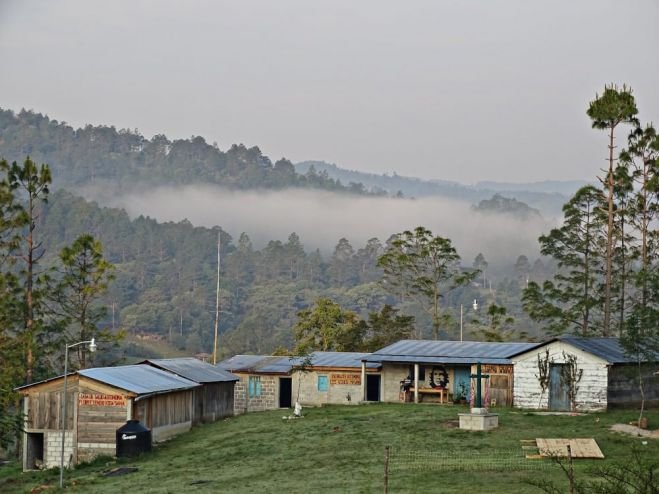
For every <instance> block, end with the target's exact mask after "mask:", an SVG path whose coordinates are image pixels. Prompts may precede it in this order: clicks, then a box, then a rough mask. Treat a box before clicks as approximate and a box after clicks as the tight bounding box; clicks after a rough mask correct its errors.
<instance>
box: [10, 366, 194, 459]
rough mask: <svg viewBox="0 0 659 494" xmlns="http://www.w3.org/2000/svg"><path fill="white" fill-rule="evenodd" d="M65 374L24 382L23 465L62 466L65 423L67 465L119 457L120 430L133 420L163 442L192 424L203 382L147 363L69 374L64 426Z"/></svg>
mask: <svg viewBox="0 0 659 494" xmlns="http://www.w3.org/2000/svg"><path fill="white" fill-rule="evenodd" d="M63 385H64V376H58V377H54V378H51V379H47V380H45V381H41V382H37V383H33V384H29V385H26V386H21V387H20V388H18V389H17V390H18V391H19V392H20V393H21V394H22V395H23V396H24V401H23V407H24V408H23V411H24V414H25V423H24V433H23V469H24V470H31V469H34V468H37V467H40V466H41V467H44V468H52V467H56V466H59V464H60V450H61V444H62V426H63V425H64V427H65V428H66V441H65V444H64V447H65V455H66V456H65V458H67V461H66V462H65V464H66V465H75V464H77V463H79V462H81V461H87V460H90V459H92V458H94V457H95V456H98V455H114V454H115V450H116V437H115V434H116V430H117V429H118V428H120V427H122V426H123V425H124V424H125V423H126V421H127V420H131V419H135V420H139V421H140V422H141V423H142V424H143V425H145V426H146V427H148V428H149V429H151V433H152V437H153V441H155V442H157V441H162V440H164V439H167V438H169V437H171V436H173V435H175V434H178V433H180V432H184V431H187V430H189V429H190V427H192V415H193V407H192V394H193V390H194V389H195V388H198V387H200V385H199V384H198V383H196V382H194V381H190V380H188V379H185V378H182V377H179V376H177V375H174V374H172V373H170V372H165V371H162V370H159V369H156V368H154V367H151V366H147V365H126V366H121V367H99V368H94V369H85V370H80V371H77V372H74V373H71V374H69V377H68V388H67V396H66V400H67V409H68V410H69V411H70V413H69V414H68V415H67V423H66V424H62V417H61V413H62V405H63V402H62V400H63V399H64V397H63V396H62V394H63Z"/></svg>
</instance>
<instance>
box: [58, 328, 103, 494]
mask: <svg viewBox="0 0 659 494" xmlns="http://www.w3.org/2000/svg"><path fill="white" fill-rule="evenodd" d="M86 343H89V351H90V352H95V351H96V340H95V338H92V339H91V340H88V341H79V342H78V343H72V344H70V345H65V346H64V399H63V400H62V401H63V403H62V422H61V424H62V449H61V450H60V458H59V487H60V489H61V488H62V487H63V486H64V440H65V438H66V391H67V390H66V385H67V378H68V376H67V374H68V373H69V348H73V347H76V346H79V345H84V344H86Z"/></svg>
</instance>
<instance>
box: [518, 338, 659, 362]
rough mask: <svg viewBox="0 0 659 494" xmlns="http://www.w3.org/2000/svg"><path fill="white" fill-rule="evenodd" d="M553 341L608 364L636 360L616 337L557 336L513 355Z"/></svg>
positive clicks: (657, 357) (658, 355)
mask: <svg viewBox="0 0 659 494" xmlns="http://www.w3.org/2000/svg"><path fill="white" fill-rule="evenodd" d="M555 341H561V342H563V343H567V344H569V345H572V346H574V347H576V348H578V349H580V350H583V351H584V352H588V353H590V354H592V355H595V356H596V357H599V358H601V359H602V360H606V361H607V362H608V363H610V364H631V363H634V362H636V361H637V360H636V359H635V358H634V357H630V356H628V355H626V354H625V349H624V348H623V347H622V345H620V340H619V339H618V338H580V337H577V336H558V337H556V338H552V339H550V340H547V341H544V342H542V343H536V344H535V345H533V346H532V347H531V348H528V349H526V350H522V351H519V352H517V353H515V355H514V356H517V355H520V354H522V353H526V352H528V351H531V350H535V349H537V348H541V347H543V346H545V345H548V344H550V343H553V342H555ZM656 359H659V354H657V355H656Z"/></svg>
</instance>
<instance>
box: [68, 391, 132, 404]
mask: <svg viewBox="0 0 659 494" xmlns="http://www.w3.org/2000/svg"><path fill="white" fill-rule="evenodd" d="M78 405H81V406H92V407H125V406H126V397H125V396H123V395H105V394H92V393H80V394H79V395H78Z"/></svg>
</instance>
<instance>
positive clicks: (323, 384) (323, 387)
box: [318, 376, 329, 391]
mask: <svg viewBox="0 0 659 494" xmlns="http://www.w3.org/2000/svg"><path fill="white" fill-rule="evenodd" d="M328 389H329V383H328V381H327V376H318V391H327V390H328Z"/></svg>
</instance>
